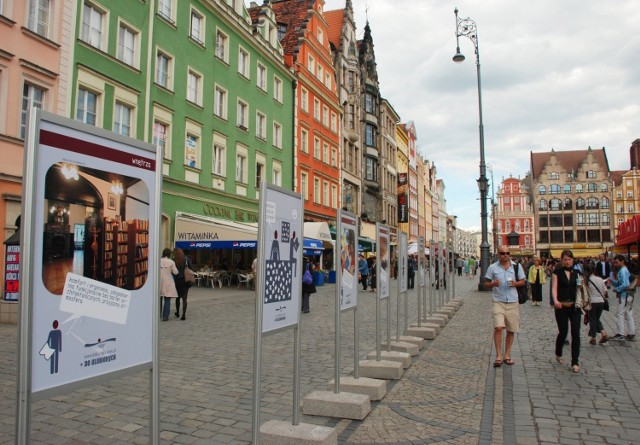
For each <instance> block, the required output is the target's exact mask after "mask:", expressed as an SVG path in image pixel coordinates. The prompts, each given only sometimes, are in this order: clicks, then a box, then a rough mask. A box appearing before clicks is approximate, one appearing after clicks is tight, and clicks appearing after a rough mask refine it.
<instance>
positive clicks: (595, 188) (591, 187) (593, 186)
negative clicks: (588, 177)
mask: <svg viewBox="0 0 640 445" xmlns="http://www.w3.org/2000/svg"><path fill="white" fill-rule="evenodd" d="M587 191H588V192H589V193H595V192H597V191H598V184H594V183H593V182H590V183H589V184H587Z"/></svg>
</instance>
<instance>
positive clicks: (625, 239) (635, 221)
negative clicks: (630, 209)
mask: <svg viewBox="0 0 640 445" xmlns="http://www.w3.org/2000/svg"><path fill="white" fill-rule="evenodd" d="M638 241H640V215H636V216H634V217H632V218H629V219H627V220H626V221H623V222H622V223H621V224H620V225H618V238H617V240H616V246H624V245H627V244H634V243H637V242H638Z"/></svg>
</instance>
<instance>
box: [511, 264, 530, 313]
mask: <svg viewBox="0 0 640 445" xmlns="http://www.w3.org/2000/svg"><path fill="white" fill-rule="evenodd" d="M519 267H520V265H519V264H518V263H514V264H513V271H514V272H515V275H516V281H518V270H519ZM516 290H517V291H518V303H520V304H524V303H526V302H527V300H528V299H529V292H527V285H526V282H525V285H524V286H519V287H516Z"/></svg>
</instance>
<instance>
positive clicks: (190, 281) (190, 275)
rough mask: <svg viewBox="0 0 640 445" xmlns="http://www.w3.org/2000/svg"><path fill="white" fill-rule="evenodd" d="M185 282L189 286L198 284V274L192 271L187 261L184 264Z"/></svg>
mask: <svg viewBox="0 0 640 445" xmlns="http://www.w3.org/2000/svg"><path fill="white" fill-rule="evenodd" d="M184 282H185V283H186V284H187V286H189V287H191V286H193V285H194V284H196V274H195V272H194V271H192V270H191V269H190V268H189V266H187V264H186V263H185V265H184Z"/></svg>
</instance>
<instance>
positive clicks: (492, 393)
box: [0, 277, 640, 445]
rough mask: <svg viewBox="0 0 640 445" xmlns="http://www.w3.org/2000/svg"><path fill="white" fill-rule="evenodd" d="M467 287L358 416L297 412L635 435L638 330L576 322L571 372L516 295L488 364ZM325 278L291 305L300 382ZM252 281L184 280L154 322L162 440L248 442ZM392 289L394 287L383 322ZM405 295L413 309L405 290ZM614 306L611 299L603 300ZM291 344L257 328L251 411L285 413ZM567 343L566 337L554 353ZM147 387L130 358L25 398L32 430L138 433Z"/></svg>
mask: <svg viewBox="0 0 640 445" xmlns="http://www.w3.org/2000/svg"><path fill="white" fill-rule="evenodd" d="M392 283H393V284H395V282H392ZM476 287H477V282H476V280H467V279H466V278H464V277H463V278H459V279H458V280H457V281H456V288H457V289H456V290H457V292H456V293H457V296H458V298H461V299H464V300H465V304H464V306H463V307H462V308H461V310H460V311H458V313H457V314H456V315H455V316H454V317H453V319H452V320H451V321H450V322H449V323H448V325H447V326H446V327H445V328H444V330H443V331H442V332H441V333H440V335H439V336H438V337H437V338H436V339H435V340H433V341H429V342H428V343H427V346H426V348H425V349H424V350H423V351H421V353H420V355H418V356H417V357H415V359H414V364H413V365H412V367H411V368H409V369H408V370H407V371H406V373H405V376H404V377H403V378H402V379H401V380H399V381H395V382H390V383H389V385H388V387H389V392H388V394H387V396H386V397H385V398H384V399H383V400H382V401H380V402H374V403H372V408H373V409H372V412H371V414H370V415H369V416H368V417H367V418H366V419H365V420H364V421H347V420H336V419H327V418H323V417H310V416H304V415H301V421H302V422H307V423H315V424H319V425H327V426H334V427H335V428H336V429H337V431H338V433H339V443H341V444H383V443H384V444H403V445H404V444H430V443H446V444H501V443H504V444H521V445H529V444H547V443H549V444H552V443H553V444H558V443H560V444H569V445H570V444H625V445H628V444H636V443H640V409H639V407H640V385H639V383H640V363H639V362H640V353H639V352H638V346H639V344H638V343H631V342H626V341H621V342H609V343H607V344H606V345H604V346H603V345H597V346H591V345H589V344H588V343H587V340H588V338H587V337H586V331H585V330H584V329H583V332H582V343H583V346H582V355H581V365H582V371H581V373H580V374H573V373H571V372H570V370H569V368H568V365H564V366H560V365H558V364H557V363H556V362H555V360H554V358H553V357H554V353H553V341H554V338H555V334H556V332H557V331H556V327H555V321H554V319H553V311H552V309H551V308H550V307H549V306H548V305H543V306H539V307H538V306H531V304H530V303H528V304H526V305H524V306H522V307H521V309H522V326H521V328H522V329H521V332H520V333H519V335H518V336H517V339H516V342H515V344H514V350H513V354H512V357H513V358H514V360H515V361H516V364H515V365H514V366H511V367H509V366H506V365H503V366H502V367H501V368H497V369H494V368H493V367H491V363H492V361H493V356H494V352H493V350H492V326H491V313H490V301H491V297H490V294H489V293H484V292H483V293H480V292H477V291H476V290H475V289H476ZM334 289H335V288H334V286H333V285H325V286H323V287H319V288H318V290H319V292H318V293H317V294H315V295H313V296H312V300H311V313H309V314H304V315H303V316H302V326H301V336H302V337H301V343H302V359H301V361H302V362H301V394H302V395H303V396H304V395H305V394H307V393H309V392H310V391H312V390H314V389H325V388H326V383H327V381H328V380H329V379H331V378H332V377H333V373H334V369H333V366H334V359H333V356H334V328H333V324H334V321H333V320H334V292H335V291H334ZM253 295H254V294H253V293H252V292H249V291H246V290H243V289H242V288H240V289H238V288H235V287H231V288H223V289H210V288H196V289H192V290H191V295H190V297H189V310H188V313H187V320H186V321H180V320H178V319H176V318H172V320H171V321H170V322H167V323H161V324H160V335H161V353H160V354H161V357H160V365H161V405H160V410H161V424H160V428H161V439H162V443H163V444H227V443H230V444H231V443H232V444H247V443H249V442H250V440H251V406H252V372H253V371H252V369H253V368H252V366H253V322H254V311H255V309H254V296H253ZM373 295H374V294H372V293H361V294H360V301H361V303H362V304H361V308H360V313H361V316H360V320H361V330H360V343H361V345H360V353H361V356H364V355H366V354H367V353H368V352H369V351H371V350H373V349H375V299H374V297H373ZM545 298H548V297H547V296H545ZM395 302H396V300H395V297H393V298H392V304H391V308H392V320H393V323H394V325H393V326H394V327H393V329H392V332H394V333H395V307H396V304H395ZM410 303H411V304H410V306H411V307H410V313H411V314H416V313H417V309H416V307H415V306H416V298H415V294H414V295H412V296H410ZM383 306H384V305H383ZM615 306H616V304H615V301H614V302H613V304H612V310H614V309H615ZM349 314H350V313H347V314H346V315H345V316H343V323H342V332H343V343H342V347H343V348H342V363H343V375H346V374H349V373H350V372H351V371H352V367H353V322H352V317H351V316H350V315H349ZM383 314H384V315H386V312H384V311H383ZM384 315H383V326H385V323H386V316H384ZM636 317H637V315H636ZM414 318H415V315H414ZM603 322H604V325H605V329H606V330H607V332H609V333H610V334H613V333H615V329H614V320H613V312H611V313H605V315H604V317H603ZM0 336H1V337H2V339H3V341H2V342H0V354H1V356H2V360H1V361H0V396H1V397H0V444H8V443H13V434H14V424H15V381H16V342H17V328H16V327H15V326H10V325H0ZM383 339H384V332H383ZM292 344H293V341H292V334H291V332H283V333H278V334H275V335H270V336H268V337H266V338H265V339H264V341H263V347H264V352H263V377H262V409H261V421H262V422H264V421H266V420H270V419H281V420H289V421H290V419H291V413H292V408H291V400H292V379H291V372H292V368H293V365H292V362H293V357H292V355H293V354H292ZM568 352H569V351H568V347H567V350H566V352H565V358H567V357H568ZM567 362H568V360H567ZM148 388H149V378H148V373H146V372H142V373H136V374H133V375H130V376H128V377H126V378H119V379H116V380H113V381H111V382H110V383H108V384H103V385H97V386H94V387H91V388H85V389H82V390H77V391H73V392H71V393H68V394H66V395H62V396H57V397H53V398H50V399H47V400H43V401H39V402H36V403H34V404H33V409H32V428H31V439H32V440H31V442H32V443H34V444H69V445H85V444H110V445H111V444H145V443H148V417H149V390H148Z"/></svg>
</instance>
